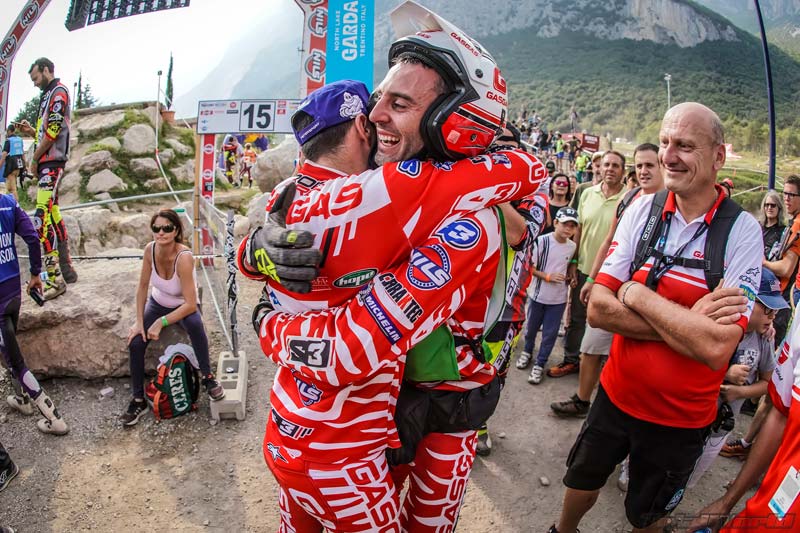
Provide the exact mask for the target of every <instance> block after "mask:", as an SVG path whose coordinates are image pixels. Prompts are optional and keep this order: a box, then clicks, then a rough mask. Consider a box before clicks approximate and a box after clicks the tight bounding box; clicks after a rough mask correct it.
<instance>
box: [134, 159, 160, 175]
mask: <svg viewBox="0 0 800 533" xmlns="http://www.w3.org/2000/svg"><path fill="white" fill-rule="evenodd" d="M130 166H131V171H132V172H133V173H134V174H135V175H136V177H138V178H155V177H156V176H160V175H161V171H160V170H159V169H158V163H156V160H155V159H153V158H151V157H143V158H138V159H131V165H130Z"/></svg>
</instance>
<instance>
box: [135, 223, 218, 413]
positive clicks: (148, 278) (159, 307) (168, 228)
mask: <svg viewBox="0 0 800 533" xmlns="http://www.w3.org/2000/svg"><path fill="white" fill-rule="evenodd" d="M150 229H152V230H153V242H151V243H149V244H148V245H147V246H145V248H144V260H143V263H142V272H141V275H140V276H139V286H138V287H137V289H136V324H135V325H134V326H133V327H131V330H130V334H129V335H128V347H129V349H130V361H131V389H132V390H133V399H132V400H131V402H130V403H129V404H128V410H127V411H126V412H125V413H123V414H122V416H121V417H120V422H122V424H123V425H125V426H133V425H135V424H136V423H137V422H138V421H139V418H141V416H142V415H143V414H144V412H145V410H146V409H147V403H146V402H145V398H144V354H145V351H146V350H147V344H148V343H149V342H150V341H151V340H158V337H159V335H160V334H161V330H162V329H164V328H165V327H167V326H170V325H171V324H175V323H179V324H180V325H181V326H182V327H183V329H185V330H186V331H187V333H188V334H189V338H190V339H191V341H192V347H193V348H194V351H195V354H196V355H197V361H198V362H199V363H200V371H201V372H202V374H203V386H204V387H205V389H206V391H207V392H208V395H209V397H210V398H211V399H212V400H214V401H216V400H221V399H222V398H223V397H225V391H224V390H223V388H222V386H221V385H220V384H219V382H218V381H217V380H216V379H215V378H214V374H213V373H212V372H211V366H210V364H209V359H208V338H207V337H206V331H205V329H204V327H203V320H202V318H201V317H200V312H199V311H198V310H197V287H196V283H195V277H194V259H193V257H192V252H191V250H190V249H189V248H188V247H187V246H185V245H184V244H183V226H182V225H181V219H180V218H179V217H178V214H177V213H176V212H175V211H173V210H172V209H162V210H161V211H159V212H158V213H156V214H155V215H153V218H151V219H150ZM148 287H150V288H151V291H150V298H147V289H148Z"/></svg>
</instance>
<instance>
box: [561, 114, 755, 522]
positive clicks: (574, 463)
mask: <svg viewBox="0 0 800 533" xmlns="http://www.w3.org/2000/svg"><path fill="white" fill-rule="evenodd" d="M659 140H660V146H659V162H660V163H661V167H662V170H663V173H664V183H665V185H666V188H667V189H668V191H669V192H668V196H667V199H666V204H665V207H664V210H663V214H662V220H663V223H662V230H661V234H660V238H659V242H658V244H657V245H656V249H657V251H660V252H662V253H663V254H664V255H666V256H672V257H675V258H677V257H685V258H703V256H704V251H705V241H706V236H707V235H708V231H707V230H708V227H709V225H710V224H712V223H713V222H712V221H713V217H714V215H715V213H716V211H717V208H718V207H719V205H720V203H721V202H722V201H723V199H724V198H725V194H724V191H722V190H721V188H720V187H718V186H715V182H716V178H717V172H718V171H719V170H720V169H721V168H722V167H723V165H724V164H725V147H724V145H723V131H722V125H721V123H720V120H719V117H718V116H717V115H716V114H715V113H714V112H713V111H712V110H711V109H709V108H707V107H705V106H703V105H701V104H696V103H684V104H679V105H677V106H675V107H673V108H671V109H670V110H669V111H667V114H666V115H665V116H664V120H663V122H662V125H661V132H660V134H659ZM652 202H653V196H643V197H641V198H640V199H639V200H638V201H637V202H635V203H634V204H633V205H631V206H630V208H629V209H628V211H627V212H626V215H625V216H624V217H623V218H622V219H621V221H620V224H619V227H618V228H617V231H616V234H615V236H614V241H613V242H612V245H611V248H610V249H609V255H608V257H607V258H606V260H605V262H604V264H603V267H602V269H601V271H600V274H599V275H598V276H597V279H596V284H595V287H594V288H593V289H592V297H591V298H590V300H589V312H588V319H589V323H590V324H591V325H592V326H593V327H596V328H602V329H605V330H607V331H611V332H614V334H615V335H614V340H613V343H612V346H611V353H610V356H609V360H608V363H607V364H606V367H605V368H604V369H603V372H602V375H601V377H600V388H599V390H598V393H597V398H596V399H595V402H594V403H593V405H592V408H591V410H590V411H589V416H588V418H587V419H586V422H585V423H584V426H583V428H582V429H581V432H580V434H579V435H578V438H577V440H576V442H575V444H574V445H573V448H572V450H571V451H570V454H569V457H568V459H567V466H568V470H567V474H566V476H565V477H564V484H565V485H566V486H567V490H566V493H565V496H564V505H563V509H562V512H561V517H560V519H559V522H558V525H557V526H555V525H554V526H553V527H552V528H551V529H550V531H551V532H560V533H573V532H574V531H576V530H577V526H578V524H579V522H580V519H581V518H582V517H583V515H584V514H585V513H586V512H587V511H588V510H589V509H591V507H592V506H593V505H594V502H595V501H596V500H597V496H598V494H599V491H600V488H601V487H602V486H603V485H605V483H606V480H607V479H608V477H609V476H610V475H611V473H612V472H613V471H614V468H615V467H616V465H617V464H618V463H619V462H620V461H622V460H623V459H624V458H625V456H626V455H628V454H630V481H629V490H628V493H627V495H626V498H625V510H626V515H627V517H628V520H629V521H630V522H631V524H632V525H633V526H634V529H633V531H635V532H636V531H646V530H647V528H650V527H651V526H653V525H654V524H656V523H658V522H659V520H661V519H662V518H663V517H665V516H666V515H668V514H669V513H670V512H671V511H672V509H674V508H675V507H676V506H677V505H678V503H679V502H680V500H681V498H682V496H683V492H684V489H685V486H686V483H687V481H688V479H689V477H690V476H691V474H692V470H693V468H694V464H695V462H696V460H697V458H698V457H699V456H700V454H701V452H702V450H703V445H704V442H705V439H706V437H707V435H708V430H709V427H710V426H711V425H712V423H713V422H714V419H715V418H716V414H717V396H718V395H719V387H720V385H721V383H722V379H723V377H724V375H725V370H726V368H727V366H728V362H729V360H730V357H731V355H732V354H733V352H734V350H735V349H736V346H737V344H738V343H739V341H740V340H741V338H742V335H743V333H744V330H745V328H746V327H747V322H748V318H749V316H750V312H751V311H752V309H753V306H754V299H755V294H756V292H757V288H758V284H759V282H760V277H761V256H762V254H763V244H762V241H761V236H760V234H759V232H758V227H759V226H758V223H757V222H756V221H755V219H754V218H753V217H752V216H750V215H749V214H747V213H745V212H742V213H740V214H739V215H738V217H737V218H736V220H735V222H734V223H733V226H732V228H731V232H730V235H729V238H728V239H727V242H723V243H720V245H722V246H726V248H725V255H724V265H725V270H724V278H725V280H724V283H723V288H721V289H717V290H716V291H714V293H709V290H708V287H707V286H706V280H705V274H704V272H703V270H702V269H694V268H687V267H685V266H679V265H673V264H671V263H670V262H668V261H665V262H662V261H658V262H655V261H654V260H653V258H649V259H648V260H647V261H646V262H645V264H644V265H643V266H642V267H641V268H640V269H638V270H637V271H636V272H633V273H631V266H632V263H633V261H634V258H635V254H636V243H637V241H638V239H640V238H641V236H642V235H643V233H645V232H646V231H647V229H646V226H648V225H649V224H648V219H649V213H650V208H651V205H652ZM650 229H652V227H651V228H650ZM651 270H654V273H655V278H656V284H655V290H652V289H651V288H649V287H648V286H647V285H645V284H644V283H645V280H646V278H647V277H648V274H649V273H650V271H651ZM731 304H732V305H734V311H733V312H732V313H731V312H730V311H731V309H730V308H729V307H727V306H729V305H731ZM651 530H652V529H651Z"/></svg>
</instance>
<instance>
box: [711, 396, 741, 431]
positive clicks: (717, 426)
mask: <svg viewBox="0 0 800 533" xmlns="http://www.w3.org/2000/svg"><path fill="white" fill-rule="evenodd" d="M735 424H736V419H735V418H734V415H733V409H731V406H730V405H729V404H728V402H722V403H721V404H720V405H719V407H718V408H717V418H716V419H715V420H714V424H712V426H711V431H712V432H713V433H730V432H731V431H733V426H734V425H735Z"/></svg>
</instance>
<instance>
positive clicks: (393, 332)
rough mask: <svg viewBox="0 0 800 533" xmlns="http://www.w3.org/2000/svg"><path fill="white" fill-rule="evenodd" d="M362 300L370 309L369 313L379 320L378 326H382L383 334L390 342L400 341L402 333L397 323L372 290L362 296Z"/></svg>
mask: <svg viewBox="0 0 800 533" xmlns="http://www.w3.org/2000/svg"><path fill="white" fill-rule="evenodd" d="M362 301H363V302H364V306H365V307H366V308H367V311H369V314H370V315H372V318H374V319H375V322H377V324H378V327H379V328H381V331H382V332H383V334H384V335H385V336H386V338H387V339H389V342H391V343H392V344H394V343H396V342H397V341H399V340H400V338H401V337H402V335H400V330H399V329H397V326H396V325H395V323H394V322H392V319H391V318H389V313H387V312H386V309H384V307H383V306H382V305H381V304H380V303H379V302H378V299H377V298H375V295H374V294H372V293H371V292H370V293H367V294H365V295H364V296H363V297H362Z"/></svg>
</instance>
